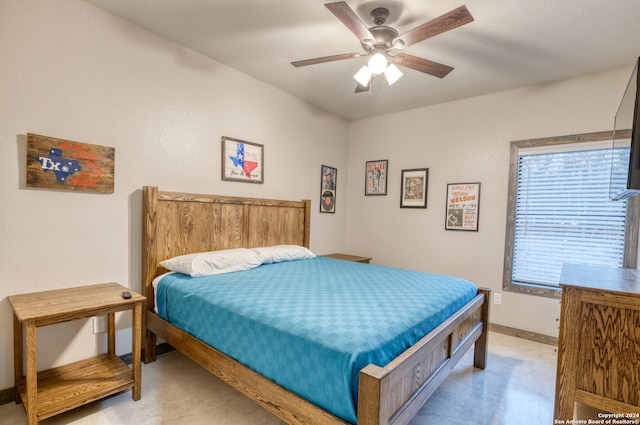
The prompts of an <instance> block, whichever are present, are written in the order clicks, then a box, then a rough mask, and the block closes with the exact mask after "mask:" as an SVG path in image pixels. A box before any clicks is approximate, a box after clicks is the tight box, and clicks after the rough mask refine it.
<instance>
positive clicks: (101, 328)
mask: <svg viewBox="0 0 640 425" xmlns="http://www.w3.org/2000/svg"><path fill="white" fill-rule="evenodd" d="M106 331H107V317H106V316H99V317H94V318H93V333H94V334H101V333H103V332H106Z"/></svg>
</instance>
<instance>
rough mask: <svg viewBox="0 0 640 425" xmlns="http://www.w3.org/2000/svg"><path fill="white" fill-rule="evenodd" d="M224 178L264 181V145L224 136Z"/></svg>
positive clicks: (242, 180)
mask: <svg viewBox="0 0 640 425" xmlns="http://www.w3.org/2000/svg"><path fill="white" fill-rule="evenodd" d="M222 180H232V181H239V182H247V183H264V146H263V145H259V144H257V143H251V142H247V141H244V140H239V139H232V138H230V137H222Z"/></svg>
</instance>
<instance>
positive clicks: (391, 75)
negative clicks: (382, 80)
mask: <svg viewBox="0 0 640 425" xmlns="http://www.w3.org/2000/svg"><path fill="white" fill-rule="evenodd" d="M403 75H404V74H403V73H402V71H400V68H398V67H397V66H395V65H394V64H389V66H388V67H387V69H385V70H384V76H385V77H386V78H387V83H388V84H389V85H392V84H393V83H395V82H396V81H398V80H399V79H400V77H402V76H403Z"/></svg>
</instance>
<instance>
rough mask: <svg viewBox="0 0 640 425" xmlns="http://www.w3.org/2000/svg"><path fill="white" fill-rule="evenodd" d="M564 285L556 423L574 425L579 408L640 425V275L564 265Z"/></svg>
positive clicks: (562, 279) (557, 374)
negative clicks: (585, 408)
mask: <svg viewBox="0 0 640 425" xmlns="http://www.w3.org/2000/svg"><path fill="white" fill-rule="evenodd" d="M560 285H561V286H562V306H561V311H560V336H559V340H558V368H557V372H556V398H555V412H554V419H555V423H570V422H568V421H570V420H571V419H573V417H574V408H575V403H576V402H577V403H581V404H582V405H586V406H589V407H591V408H593V409H595V410H597V411H600V412H603V413H604V412H606V413H609V414H615V415H616V416H617V417H618V419H626V420H631V421H634V422H630V423H638V422H635V421H636V420H639V419H640V407H639V406H640V271H639V270H636V269H621V268H610V267H598V266H583V265H565V266H564V268H563V270H562V275H561V278H560ZM618 415H620V416H618ZM602 417H603V416H600V418H602ZM612 417H613V416H612ZM577 419H580V418H577Z"/></svg>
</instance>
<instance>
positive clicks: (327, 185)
mask: <svg viewBox="0 0 640 425" xmlns="http://www.w3.org/2000/svg"><path fill="white" fill-rule="evenodd" d="M320 181H321V183H320V212H321V213H335V212H336V182H337V181H338V169H337V168H333V167H329V166H326V165H323V166H322V175H321V176H320Z"/></svg>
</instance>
